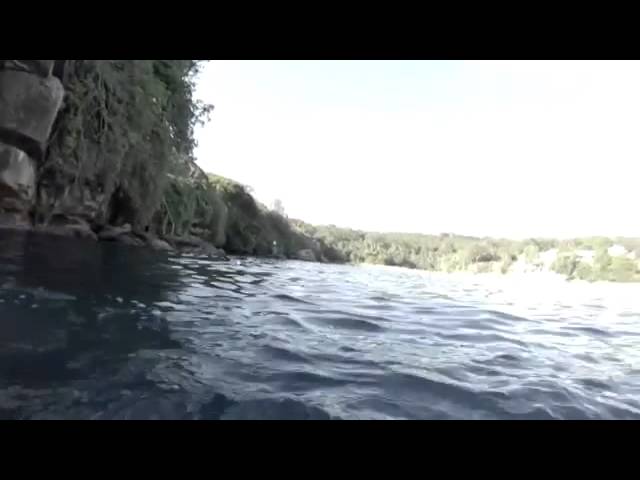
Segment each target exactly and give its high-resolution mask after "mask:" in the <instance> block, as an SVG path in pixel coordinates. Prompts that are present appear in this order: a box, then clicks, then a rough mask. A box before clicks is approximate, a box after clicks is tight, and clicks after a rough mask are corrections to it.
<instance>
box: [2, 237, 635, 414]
mask: <svg viewBox="0 0 640 480" xmlns="http://www.w3.org/2000/svg"><path fill="white" fill-rule="evenodd" d="M0 418H19V419H64V418H73V419H75V418H78V419H244V418H258V419H269V418H284V419H327V418H335V419H630V418H640V287H639V286H638V285H622V284H593V285H590V284H584V283H570V282H564V281H562V280H561V279H558V278H557V277H553V276H544V277H543V276H529V277H515V276H511V277H492V276H488V275H480V276H469V275H446V274H432V273H427V272H418V271H410V270H405V269H396V268H378V267H352V266H336V265H320V264H312V263H304V262H294V261H287V262H281V261H271V260H258V259H233V260H232V261H231V262H214V261H209V260H204V259H201V258H195V257H179V256H175V255H171V254H167V253H162V252H153V251H147V250H145V249H141V248H135V247H126V246H121V245H114V244H106V243H94V242H90V241H81V240H72V239H63V238H56V237H48V236H42V235H40V236H34V235H26V234H18V233H8V232H3V231H0Z"/></svg>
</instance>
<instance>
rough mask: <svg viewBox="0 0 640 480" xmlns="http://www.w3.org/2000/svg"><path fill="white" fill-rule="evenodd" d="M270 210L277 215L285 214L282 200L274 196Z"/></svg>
mask: <svg viewBox="0 0 640 480" xmlns="http://www.w3.org/2000/svg"><path fill="white" fill-rule="evenodd" d="M272 210H273V211H274V212H276V213H278V214H279V215H282V216H283V217H284V216H285V212H284V206H283V205H282V201H281V200H280V199H279V198H276V199H275V200H274V202H273V208H272Z"/></svg>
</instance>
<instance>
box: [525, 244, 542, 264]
mask: <svg viewBox="0 0 640 480" xmlns="http://www.w3.org/2000/svg"><path fill="white" fill-rule="evenodd" d="M522 253H523V254H524V259H525V261H526V262H527V263H535V262H537V261H538V259H539V257H540V247H538V245H536V244H531V245H527V246H526V247H525V249H524V251H523V252H522Z"/></svg>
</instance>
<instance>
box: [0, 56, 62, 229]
mask: <svg viewBox="0 0 640 480" xmlns="http://www.w3.org/2000/svg"><path fill="white" fill-rule="evenodd" d="M54 63H55V61H54V60H0V223H2V224H3V225H6V226H12V227H18V228H27V227H29V226H31V225H33V214H34V211H35V205H36V197H37V187H38V183H37V171H38V168H39V167H40V165H41V164H42V162H43V161H44V158H45V153H46V149H47V144H48V140H49V136H50V134H51V128H52V127H53V123H54V120H55V118H56V115H57V114H58V111H59V109H60V107H61V105H62V99H63V94H64V89H63V87H62V84H61V82H60V80H59V79H58V78H56V77H55V76H53V75H52V71H53V67H54Z"/></svg>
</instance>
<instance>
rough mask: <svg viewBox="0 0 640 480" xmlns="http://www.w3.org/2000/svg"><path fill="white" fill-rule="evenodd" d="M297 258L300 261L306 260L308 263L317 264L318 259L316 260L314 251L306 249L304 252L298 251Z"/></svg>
mask: <svg viewBox="0 0 640 480" xmlns="http://www.w3.org/2000/svg"><path fill="white" fill-rule="evenodd" d="M295 258H296V259H298V260H304V261H306V262H317V261H318V259H317V258H316V255H315V253H313V250H311V249H309V248H305V249H303V250H298V251H297V252H296V254H295Z"/></svg>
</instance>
